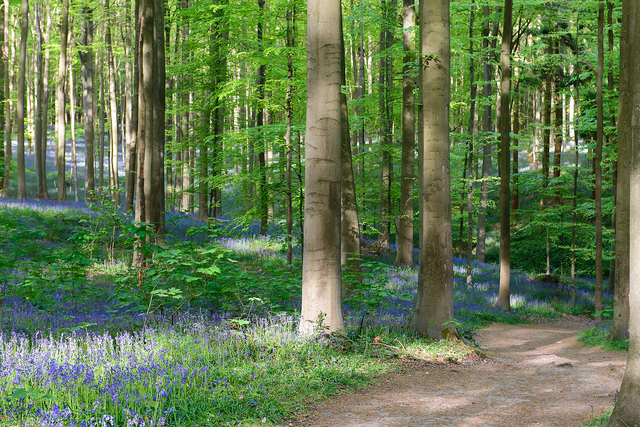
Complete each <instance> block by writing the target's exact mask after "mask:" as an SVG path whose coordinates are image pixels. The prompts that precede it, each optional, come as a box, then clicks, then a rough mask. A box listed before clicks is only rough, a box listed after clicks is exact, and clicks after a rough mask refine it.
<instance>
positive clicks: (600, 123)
mask: <svg viewBox="0 0 640 427" xmlns="http://www.w3.org/2000/svg"><path fill="white" fill-rule="evenodd" d="M603 72H604V1H602V0H601V1H600V2H599V5H598V70H597V73H596V86H597V87H596V106H597V131H596V132H597V136H596V139H597V140H596V156H595V159H594V163H595V168H596V176H595V178H596V200H595V202H596V212H595V213H596V295H595V299H596V301H595V310H596V316H595V318H596V320H597V321H601V320H602V314H601V312H602V142H603V139H604V110H603V101H602V77H603Z"/></svg>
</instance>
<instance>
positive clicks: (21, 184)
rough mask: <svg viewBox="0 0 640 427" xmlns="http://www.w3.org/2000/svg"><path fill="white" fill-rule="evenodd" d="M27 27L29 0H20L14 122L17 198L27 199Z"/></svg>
mask: <svg viewBox="0 0 640 427" xmlns="http://www.w3.org/2000/svg"><path fill="white" fill-rule="evenodd" d="M28 29H29V2H28V0H22V23H21V25H20V62H19V70H18V101H17V102H16V122H17V128H18V129H17V130H18V149H17V152H16V157H17V160H18V200H26V199H27V183H26V173H25V165H24V122H25V117H24V110H25V108H24V100H25V78H26V73H27V68H26V65H27V37H28V36H29V33H28Z"/></svg>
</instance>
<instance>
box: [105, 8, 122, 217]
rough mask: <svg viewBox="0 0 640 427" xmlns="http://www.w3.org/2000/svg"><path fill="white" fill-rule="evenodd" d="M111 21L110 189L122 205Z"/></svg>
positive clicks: (107, 39) (108, 29) (108, 31)
mask: <svg viewBox="0 0 640 427" xmlns="http://www.w3.org/2000/svg"><path fill="white" fill-rule="evenodd" d="M104 7H105V10H106V11H109V10H110V8H109V0H105V3H104ZM108 13H110V12H108ZM111 25H112V24H111V20H110V19H109V21H107V25H106V26H105V42H106V44H107V72H108V74H109V124H110V129H109V187H110V189H111V197H112V198H113V201H114V202H115V203H116V204H118V205H119V204H120V194H119V183H118V104H117V100H116V65H115V59H114V57H113V46H112V44H111Z"/></svg>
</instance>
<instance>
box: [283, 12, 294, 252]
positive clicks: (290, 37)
mask: <svg viewBox="0 0 640 427" xmlns="http://www.w3.org/2000/svg"><path fill="white" fill-rule="evenodd" d="M288 3H289V9H288V10H287V34H286V38H287V40H286V44H287V47H288V48H289V49H292V48H293V47H295V27H296V26H295V23H296V6H295V4H292V2H291V0H288ZM292 82H293V54H292V53H289V54H288V55H287V94H286V96H285V112H286V117H287V118H286V126H287V129H286V131H285V134H284V141H285V145H286V147H285V149H286V152H287V154H286V155H287V159H286V162H287V164H286V171H285V179H286V185H287V202H286V203H287V263H288V264H291V263H292V261H293V260H292V258H293V197H292V196H293V195H292V187H291V159H292V157H291V151H292V149H293V147H292V145H291V125H292V123H291V121H292V119H293V106H292V103H291V101H292V98H293V85H292Z"/></svg>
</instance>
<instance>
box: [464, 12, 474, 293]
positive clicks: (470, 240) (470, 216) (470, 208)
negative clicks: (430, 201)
mask: <svg viewBox="0 0 640 427" xmlns="http://www.w3.org/2000/svg"><path fill="white" fill-rule="evenodd" d="M475 13H476V9H475V5H474V0H471V17H470V18H469V85H470V92H471V93H470V97H471V102H470V105H469V127H468V131H467V153H468V154H467V157H468V160H469V165H468V169H467V183H466V184H467V224H468V225H467V287H471V286H472V271H473V270H472V266H471V257H472V255H473V181H472V179H473V150H474V148H473V133H474V123H475V115H476V82H475V63H474V58H473V21H474V17H475Z"/></svg>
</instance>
